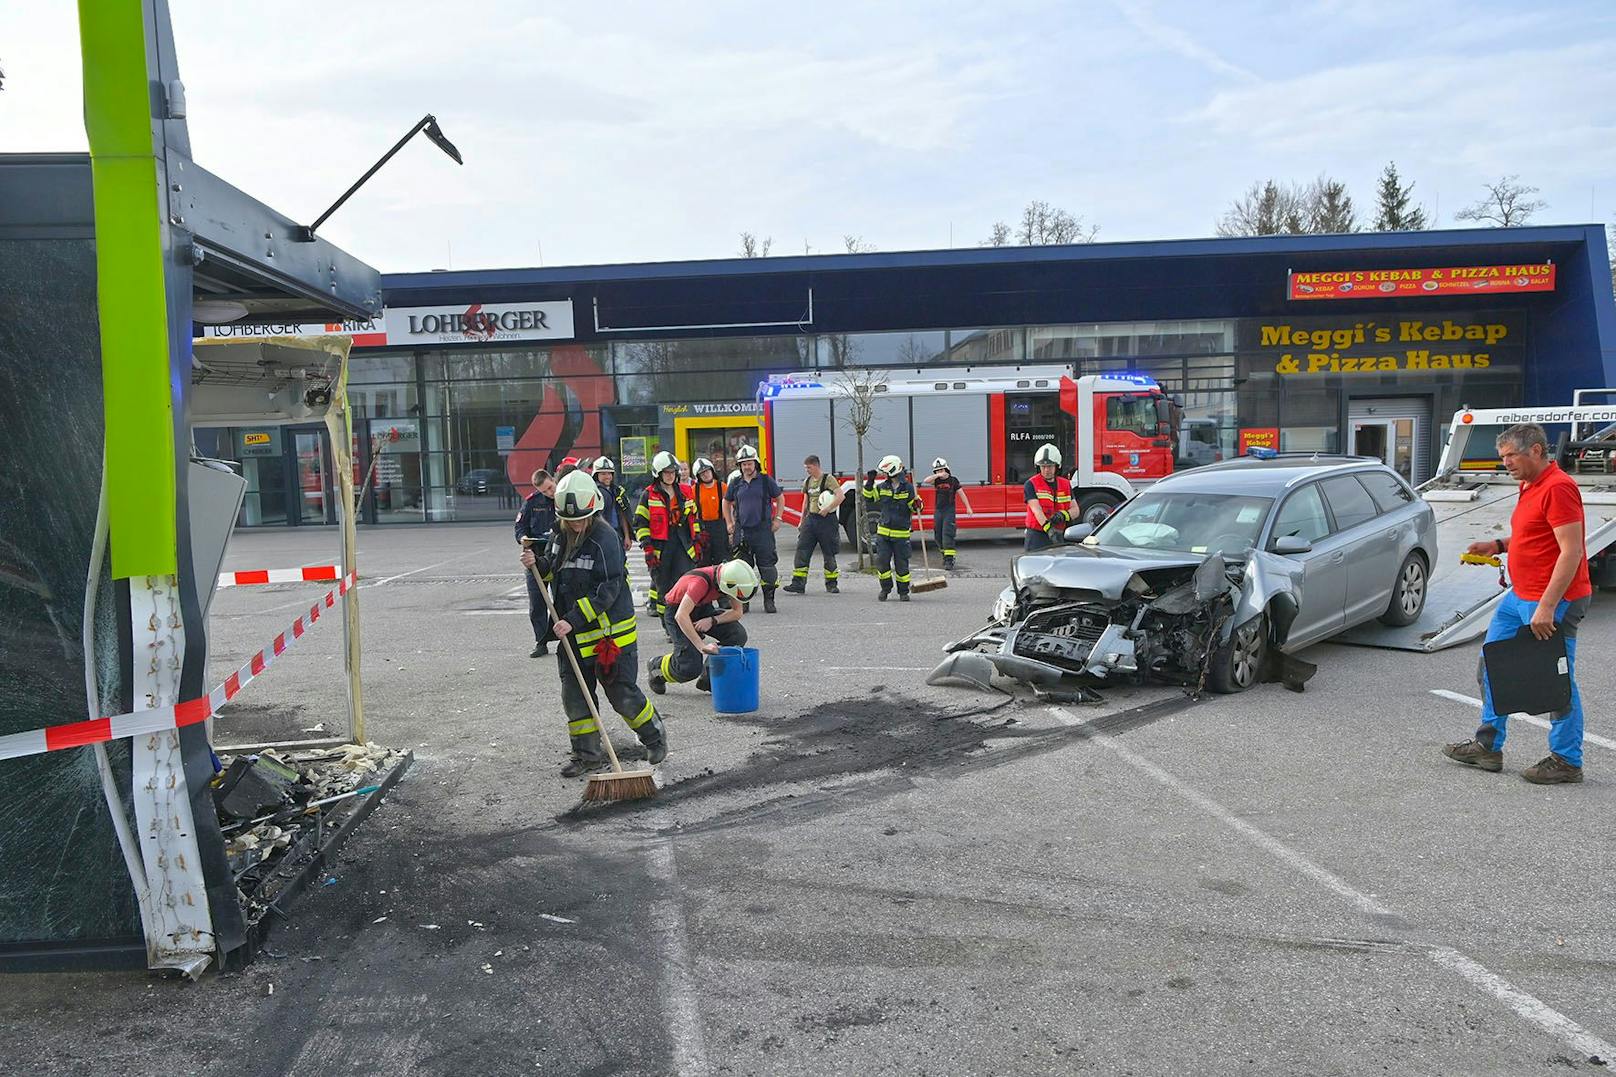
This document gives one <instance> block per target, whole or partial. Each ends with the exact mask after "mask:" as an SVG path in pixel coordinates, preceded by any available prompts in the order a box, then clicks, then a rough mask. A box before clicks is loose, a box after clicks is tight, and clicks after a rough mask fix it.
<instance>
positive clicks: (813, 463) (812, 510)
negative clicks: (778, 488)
mask: <svg viewBox="0 0 1616 1077" xmlns="http://www.w3.org/2000/svg"><path fill="white" fill-rule="evenodd" d="M802 465H803V467H804V469H806V470H807V472H808V478H807V479H806V480H805V481H804V482H803V484H802V523H801V524H800V525H798V527H797V556H796V560H795V562H794V563H793V564H792V567H791V582H790V583H788V584H786V586H785V590H787V591H789V592H790V593H792V594H794V595H803V594H807V593H808V566H809V565H810V564H811V563H812V561H813V559H814V551H815V550H819V551H820V552H821V553H822V554H823V556H824V558H825V592H826V593H827V594H832V595H834V594H837V593H838V585H837V580H839V579H840V578H841V573H839V572H837V571H836V555H837V554H838V553H840V552H841V548H842V545H841V533H840V532H839V531H838V530H837V523H836V518H837V510H838V509H840V508H841V505H842V484H841V483H839V482H837V481H836V479H835V477H833V476H831V475H827V474H825V469H824V468H822V467H820V466H819V457H817V456H810V457H808V458H807V459H806V460H804V461H803V462H802Z"/></svg>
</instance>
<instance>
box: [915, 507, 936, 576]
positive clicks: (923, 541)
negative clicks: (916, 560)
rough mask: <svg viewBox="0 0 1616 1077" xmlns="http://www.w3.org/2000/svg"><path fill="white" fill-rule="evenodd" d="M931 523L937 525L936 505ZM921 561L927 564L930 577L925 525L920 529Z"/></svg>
mask: <svg viewBox="0 0 1616 1077" xmlns="http://www.w3.org/2000/svg"><path fill="white" fill-rule="evenodd" d="M915 496H916V497H919V496H920V495H919V494H916V495H915ZM922 507H924V506H922ZM931 525H932V526H933V527H936V526H937V509H936V508H935V507H934V508H933V509H932V510H931ZM920 563H921V564H922V565H924V566H926V575H927V577H930V576H931V555H930V554H928V553H927V552H926V529H925V528H924V527H922V528H921V529H920Z"/></svg>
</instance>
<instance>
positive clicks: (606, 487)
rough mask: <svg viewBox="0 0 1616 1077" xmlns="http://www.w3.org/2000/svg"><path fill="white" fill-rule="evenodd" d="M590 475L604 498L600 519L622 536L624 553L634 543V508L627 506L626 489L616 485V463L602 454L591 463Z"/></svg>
mask: <svg viewBox="0 0 1616 1077" xmlns="http://www.w3.org/2000/svg"><path fill="white" fill-rule="evenodd" d="M590 477H591V478H593V479H594V480H595V485H596V486H599V487H600V493H601V496H602V497H604V498H605V499H606V500H605V504H604V505H602V507H601V510H600V515H601V519H603V520H605V521H606V522H607V523H609V524H611V525H612V527H613V528H614V529H615V530H616V531H617V533H618V534H620V535H622V536H623V550H624V552H625V553H626V552H627V551H628V549H629V547H630V546H632V545H633V543H634V524H633V516H634V510H633V509H631V508H629V507H628V491H626V490H624V489H623V488H622V487H621V486H619V485H617V465H616V464H614V463H613V462H612V458H611V457H610V456H602V457H600V458H599V459H598V460H596V461H595V462H594V464H593V465H591V470H590Z"/></svg>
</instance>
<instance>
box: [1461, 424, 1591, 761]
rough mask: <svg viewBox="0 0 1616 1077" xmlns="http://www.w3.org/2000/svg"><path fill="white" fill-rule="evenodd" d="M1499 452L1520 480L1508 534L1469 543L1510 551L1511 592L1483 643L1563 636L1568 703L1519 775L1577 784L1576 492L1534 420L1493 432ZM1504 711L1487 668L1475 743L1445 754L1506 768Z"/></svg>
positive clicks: (1582, 606)
mask: <svg viewBox="0 0 1616 1077" xmlns="http://www.w3.org/2000/svg"><path fill="white" fill-rule="evenodd" d="M1498 457H1499V459H1500V460H1502V461H1503V464H1504V467H1505V468H1506V469H1508V471H1509V474H1510V477H1511V478H1513V479H1514V480H1515V481H1517V482H1519V483H1520V484H1521V495H1520V501H1519V502H1517V503H1516V505H1515V512H1514V514H1513V515H1511V516H1510V519H1509V535H1508V536H1506V537H1505V538H1502V539H1494V540H1489V541H1486V542H1473V543H1471V544H1470V552H1471V553H1474V554H1482V555H1488V554H1493V555H1497V554H1504V553H1507V554H1508V555H1509V574H1510V577H1511V580H1512V582H1511V585H1510V590H1509V592H1508V593H1507V594H1505V595H1504V597H1503V599H1502V600H1501V601H1500V602H1499V606H1498V612H1497V613H1494V614H1493V621H1492V624H1491V625H1489V626H1488V628H1487V642H1488V643H1491V642H1492V641H1494V640H1500V639H1513V638H1514V637H1515V635H1516V634H1517V633H1518V632H1519V631H1520V630H1521V628H1522V626H1530V628H1531V629H1532V634H1533V635H1534V636H1536V637H1537V638H1538V639H1548V638H1549V637H1551V636H1553V635H1554V634H1555V633H1556V632H1559V633H1561V634H1562V635H1564V636H1565V645H1566V656H1567V658H1568V660H1569V666H1570V673H1571V708H1570V710H1568V711H1566V712H1565V713H1564V714H1556V715H1553V716H1552V718H1553V722H1552V723H1551V724H1550V727H1549V755H1548V757H1547V758H1545V759H1543V760H1542V761H1541V762H1539V763H1535V764H1533V765H1532V766H1530V767H1527V768H1526V769H1525V770H1524V771H1522V772H1521V777H1523V778H1525V779H1526V780H1527V781H1529V782H1534V783H1536V784H1538V785H1556V784H1559V783H1561V782H1580V781H1582V695H1581V693H1579V692H1578V691H1577V679H1576V678H1577V625H1578V624H1579V623H1580V622H1581V621H1582V618H1583V617H1584V616H1585V615H1586V614H1587V612H1588V602H1589V598H1590V597H1591V596H1592V595H1593V587H1592V585H1590V584H1589V582H1588V557H1587V553H1586V551H1585V549H1584V546H1583V513H1582V491H1581V490H1579V489H1578V488H1577V484H1576V482H1575V481H1573V480H1572V478H1571V476H1569V475H1567V474H1566V473H1565V472H1564V471H1561V470H1560V465H1558V464H1556V463H1555V462H1554V461H1553V460H1552V459H1550V457H1549V439H1548V437H1547V435H1545V434H1544V432H1543V428H1542V427H1541V426H1538V425H1537V424H1536V423H1520V424H1518V425H1516V426H1512V427H1510V428H1509V429H1508V430H1505V431H1504V432H1503V433H1502V434H1500V435H1498ZM1506 721H1507V716H1506V715H1502V714H1498V713H1497V712H1495V711H1494V710H1493V700H1492V690H1491V688H1490V686H1489V685H1488V684H1487V677H1486V673H1485V671H1484V672H1483V674H1482V682H1481V727H1480V728H1479V729H1477V730H1476V738H1475V739H1474V740H1468V741H1465V742H1464V743H1462V744H1450V745H1448V746H1447V747H1445V748H1443V749H1442V751H1443V754H1445V755H1446V756H1447V757H1448V758H1449V759H1453V760H1456V761H1458V762H1460V763H1464V764H1467V765H1469V766H1472V767H1479V768H1481V769H1482V770H1490V771H1499V770H1502V769H1503V768H1504V733H1505V728H1504V726H1505V722H1506Z"/></svg>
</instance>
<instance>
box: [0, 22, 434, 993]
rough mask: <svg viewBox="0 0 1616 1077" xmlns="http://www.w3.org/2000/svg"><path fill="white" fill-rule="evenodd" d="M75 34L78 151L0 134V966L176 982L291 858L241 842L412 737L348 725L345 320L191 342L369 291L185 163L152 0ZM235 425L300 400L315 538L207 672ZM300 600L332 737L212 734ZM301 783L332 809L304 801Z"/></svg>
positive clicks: (370, 774) (289, 878)
mask: <svg viewBox="0 0 1616 1077" xmlns="http://www.w3.org/2000/svg"><path fill="white" fill-rule="evenodd" d="M82 38H83V51H84V61H85V62H84V71H85V76H84V83H85V86H84V88H85V122H86V128H87V131H88V134H89V145H90V153H89V154H88V155H82V154H65V155H64V154H52V155H10V156H4V157H0V407H3V408H4V415H5V429H6V433H7V436H6V437H5V438H4V439H0V486H3V493H0V969H5V970H8V971H10V970H19V969H22V970H25V969H36V968H62V967H78V968H149V969H159V970H175V971H178V972H182V973H184V974H186V975H189V976H192V977H196V976H199V975H200V974H201V973H202V972H203V971H205V970H206V969H208V968H209V967H222V966H226V965H229V964H232V963H235V962H239V961H241V960H244V959H245V957H246V956H249V955H250V953H251V950H252V946H253V944H254V942H255V941H256V939H257V938H258V937H259V932H260V931H261V930H262V928H263V927H264V924H265V921H264V917H265V915H266V908H267V906H268V905H272V904H274V901H273V900H270V901H264V900H259V898H255V896H254V893H255V890H257V889H259V888H261V887H264V886H272V887H273V888H276V889H278V892H279V893H280V895H281V896H282V897H283V898H284V897H285V896H286V893H287V890H288V888H289V887H290V886H291V884H292V882H293V880H294V879H295V878H296V874H297V873H296V872H295V871H280V870H279V869H278V868H277V870H276V871H275V872H273V873H270V872H267V871H266V870H265V865H267V864H269V863H270V862H271V861H272V860H273V861H275V862H276V863H280V862H288V863H289V862H290V861H294V860H295V861H297V862H298V863H299V864H300V865H301V866H302V867H303V868H305V869H307V868H309V867H311V866H316V865H318V864H319V863H321V862H322V857H323V856H325V855H328V854H329V850H330V849H331V847H332V843H333V840H334V839H335V838H336V837H338V836H339V834H338V833H337V832H338V831H341V830H342V827H348V828H351V826H352V825H354V824H357V822H358V819H359V818H362V817H363V812H368V811H369V810H371V809H372V808H373V807H374V805H375V803H376V801H377V800H379V799H380V795H381V794H382V793H384V792H385V788H386V787H387V786H389V785H390V784H391V783H392V782H393V781H396V780H397V778H398V776H399V775H400V774H402V773H403V770H404V768H405V767H406V766H407V765H408V761H409V760H408V757H407V756H404V755H401V754H400V753H389V752H386V751H385V750H378V749H375V748H374V747H367V746H366V738H365V729H364V708H363V699H362V695H361V679H360V665H359V657H360V634H359V628H360V623H359V610H358V592H357V587H356V584H355V579H356V566H355V562H354V553H355V549H354V531H353V512H352V507H353V503H354V502H353V485H354V483H353V480H354V475H353V468H352V464H351V459H350V457H349V455H348V454H349V450H350V447H351V445H352V434H351V430H350V420H349V415H348V410H347V396H346V380H345V378H346V373H345V370H346V365H345V364H346V357H347V350H348V346H349V341H348V340H346V339H344V338H340V337H316V338H308V339H267V340H255V341H252V342H250V343H245V342H235V341H194V340H193V338H194V337H195V336H196V335H197V332H198V326H199V325H203V324H207V323H209V322H213V321H225V320H240V321H245V322H253V321H258V322H274V323H282V324H284V323H329V322H336V321H341V320H344V319H370V318H373V317H376V316H377V315H378V314H379V313H380V311H381V305H382V297H381V288H380V281H379V277H378V275H377V273H376V271H375V270H373V269H372V268H370V267H369V266H367V265H365V264H363V263H362V262H360V261H358V260H357V259H355V258H353V257H351V256H350V255H348V254H346V253H344V252H343V251H341V250H339V249H337V248H336V247H334V246H332V245H331V244H329V243H327V242H325V241H324V240H321V239H318V238H316V237H314V236H313V235H312V234H311V233H310V232H309V230H308V229H305V228H301V227H300V226H299V225H298V224H297V223H296V222H294V221H293V220H291V219H290V218H288V217H286V216H284V215H282V214H280V213H278V212H276V211H275V210H273V209H271V208H270V207H268V206H266V205H264V204H262V203H260V202H258V201H257V200H255V199H253V198H252V197H250V196H249V195H247V194H245V193H243V192H242V191H240V190H238V189H237V188H235V187H233V186H231V185H230V184H228V183H226V182H225V181H224V180H222V179H220V178H219V177H217V176H215V175H213V174H211V173H210V172H208V171H206V170H205V169H203V168H202V167H200V166H199V165H197V164H196V162H195V161H193V160H192V157H191V146H190V141H189V136H188V134H187V130H186V123H185V93H184V88H183V85H182V83H181V82H180V79H179V73H178V70H177V68H176V65H175V60H174V48H173V39H172V34H171V32H170V29H169V22H168V16H167V10H166V4H164V3H163V2H162V0H146V2H145V3H143V4H141V3H136V4H123V5H88V4H87V5H85V6H84V15H83V26H82ZM243 421H246V422H252V423H255V424H260V425H273V424H276V423H293V422H301V423H307V422H311V421H312V422H323V423H324V424H325V425H326V427H327V429H328V430H329V431H330V434H331V446H332V449H333V451H334V453H335V454H336V463H337V468H338V474H339V477H340V490H341V501H342V502H343V504H342V512H341V514H340V517H341V526H340V528H339V529H338V530H339V532H340V536H341V538H340V550H337V549H334V550H333V561H334V562H336V564H335V565H334V566H327V569H328V570H327V571H325V572H317V573H313V574H310V573H308V572H307V570H297V571H299V572H300V573H301V574H302V578H308V579H313V580H317V581H320V582H322V583H324V584H325V586H326V587H328V588H329V590H324V588H320V589H319V590H316V591H314V592H311V595H310V603H311V604H310V605H309V607H308V608H307V611H306V612H305V613H304V614H303V615H302V616H300V617H298V618H297V619H296V620H295V621H294V622H292V624H290V625H280V626H278V627H277V626H266V627H265V636H264V641H265V645H264V647H263V649H262V650H261V651H259V652H258V653H257V654H255V655H253V657H252V658H251V660H250V661H249V662H248V663H247V664H246V665H245V666H243V667H242V668H241V669H240V670H239V671H237V672H235V673H232V674H230V675H229V676H228V677H226V678H224V679H223V680H222V682H221V683H219V684H210V683H209V682H208V669H207V662H208V643H209V632H208V609H209V605H210V602H211V600H212V598H213V595H214V592H215V589H216V587H217V586H218V585H219V582H220V568H221V565H222V563H223V560H224V557H225V551H226V547H227V544H228V542H229V537H230V534H231V531H232V529H233V527H234V525H235V521H236V519H237V516H238V513H239V511H240V507H241V502H242V496H243V491H244V489H245V483H244V481H243V479H242V477H241V476H240V475H239V474H238V473H237V472H236V471H235V470H233V469H232V467H231V466H230V465H228V464H224V463H220V462H217V461H210V460H206V459H202V458H200V457H199V455H198V454H197V453H196V452H195V450H194V448H193V445H194V441H193V437H192V432H193V430H194V429H195V428H197V427H202V426H207V425H219V424H224V423H230V422H243ZM334 545H335V543H334ZM246 582H251V581H246ZM320 590H324V594H323V595H322V594H320ZM322 618H323V619H324V620H326V621H327V622H328V624H329V622H337V623H340V625H341V629H340V631H341V633H342V634H343V635H344V637H345V638H344V642H343V656H344V661H343V662H342V670H341V673H340V676H341V677H343V678H344V679H345V681H346V699H347V714H346V731H345V735H341V736H334V737H331V738H328V739H326V740H324V741H323V742H312V743H310V742H306V743H300V744H294V745H281V746H279V747H280V751H278V752H277V751H276V750H275V749H274V748H273V747H272V746H268V745H252V744H242V745H218V744H216V743H214V742H213V741H212V739H211V737H212V721H211V719H212V717H213V715H214V714H215V713H216V712H217V711H218V710H219V709H220V708H221V707H225V706H227V705H228V703H229V701H230V700H231V699H232V698H233V697H234V695H235V694H236V693H237V692H240V691H241V690H242V689H243V688H244V687H245V685H246V684H248V683H249V682H250V681H251V680H253V679H254V678H255V677H257V676H260V675H263V674H264V673H265V672H266V670H267V669H268V667H269V666H270V665H271V664H272V663H273V662H274V660H275V659H276V658H277V657H278V656H279V655H280V654H282V653H283V652H284V651H285V650H286V649H287V648H288V647H291V646H292V645H294V644H295V643H296V642H297V641H298V640H299V639H301V637H302V636H303V635H304V634H305V633H306V632H309V631H316V630H317V631H321V632H336V631H339V630H338V629H337V628H336V626H335V624H329V627H327V626H321V627H319V628H318V629H316V627H315V626H316V624H317V623H318V622H319V621H321V619H322ZM333 724H337V723H333ZM321 760H323V761H324V763H325V764H326V765H325V767H324V769H323V770H322V769H321V766H320V765H318V764H319V763H320V761H321ZM259 763H262V766H261V767H259V766H258V764H259ZM305 763H306V764H307V767H306V768H305V766H304V764H305ZM334 774H335V775H336V777H333V775H334ZM333 791H335V792H333ZM360 792H364V793H369V794H372V795H369V796H357V795H356V794H358V793H360ZM328 801H336V802H340V804H341V805H342V806H344V807H347V808H349V809H350V810H349V811H348V812H347V814H346V815H345V816H344V817H343V818H342V820H341V821H340V822H341V826H336V825H334V824H333V825H327V826H321V825H320V824H321V821H322V819H327V817H326V816H325V815H324V814H323V813H322V811H321V810H320V808H319V805H320V804H321V803H325V802H328ZM361 804H362V805H363V807H362V809H361V807H360V805H361ZM232 820H239V821H232ZM327 822H328V823H329V822H330V820H329V819H327ZM270 874H273V875H274V876H275V877H274V879H273V880H272V879H270V878H269V876H270ZM261 896H262V895H261V894H260V895H259V897H260V898H261Z"/></svg>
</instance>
